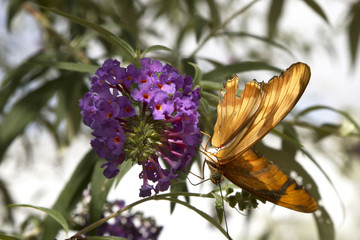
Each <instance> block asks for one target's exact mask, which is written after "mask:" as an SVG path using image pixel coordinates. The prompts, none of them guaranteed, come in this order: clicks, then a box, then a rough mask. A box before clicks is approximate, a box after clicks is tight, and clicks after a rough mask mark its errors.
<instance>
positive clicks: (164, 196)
mask: <svg viewBox="0 0 360 240" xmlns="http://www.w3.org/2000/svg"><path fill="white" fill-rule="evenodd" d="M177 196H189V197H204V198H213V196H212V195H211V194H201V193H189V192H177V193H165V194H159V195H154V196H151V197H148V198H144V199H141V200H139V201H136V202H133V203H131V204H129V205H127V206H125V207H123V208H122V209H120V210H118V211H116V212H114V213H112V214H110V215H109V216H107V217H104V218H102V219H100V220H98V221H96V222H94V223H92V224H90V225H89V226H86V227H85V228H83V229H81V230H80V231H79V232H77V233H76V234H75V235H82V234H85V233H87V232H89V231H91V230H93V229H95V228H96V227H98V226H100V225H101V224H103V223H105V222H107V221H108V220H109V219H111V218H114V217H116V216H118V215H120V214H121V213H123V212H125V211H127V210H129V209H131V208H133V207H135V206H136V205H139V204H141V203H144V202H147V201H150V200H168V201H173V202H176V203H179V202H178V201H176V199H175V198H173V197H177ZM180 204H181V203H180Z"/></svg>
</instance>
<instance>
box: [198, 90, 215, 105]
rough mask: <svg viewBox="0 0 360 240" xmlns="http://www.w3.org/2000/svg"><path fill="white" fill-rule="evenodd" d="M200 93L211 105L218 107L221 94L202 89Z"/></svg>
mask: <svg viewBox="0 0 360 240" xmlns="http://www.w3.org/2000/svg"><path fill="white" fill-rule="evenodd" d="M200 95H201V99H203V98H204V99H206V101H207V102H208V103H209V105H210V106H213V107H217V105H218V103H219V96H217V95H215V94H212V93H208V92H205V91H201V92H200Z"/></svg>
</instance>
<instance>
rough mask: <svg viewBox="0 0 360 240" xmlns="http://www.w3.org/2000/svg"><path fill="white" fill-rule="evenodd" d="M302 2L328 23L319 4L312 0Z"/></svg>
mask: <svg viewBox="0 0 360 240" xmlns="http://www.w3.org/2000/svg"><path fill="white" fill-rule="evenodd" d="M304 2H305V3H306V4H307V5H308V6H309V7H310V8H311V9H312V10H314V12H316V13H317V14H318V15H319V16H320V17H321V18H322V19H324V21H325V22H326V23H329V20H328V18H327V16H326V14H325V12H324V10H323V9H322V8H321V7H320V5H319V4H318V3H317V2H315V1H314V0H304Z"/></svg>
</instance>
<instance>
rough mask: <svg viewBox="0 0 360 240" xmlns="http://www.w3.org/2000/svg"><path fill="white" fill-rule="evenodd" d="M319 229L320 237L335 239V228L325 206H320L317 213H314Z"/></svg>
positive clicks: (328, 239)
mask: <svg viewBox="0 0 360 240" xmlns="http://www.w3.org/2000/svg"><path fill="white" fill-rule="evenodd" d="M313 216H314V218H315V222H316V226H317V229H318V231H319V239H326V240H334V239H335V228H334V223H333V221H332V220H331V217H330V215H329V213H328V212H327V211H326V209H325V208H324V207H323V206H319V209H318V211H317V213H315V214H313Z"/></svg>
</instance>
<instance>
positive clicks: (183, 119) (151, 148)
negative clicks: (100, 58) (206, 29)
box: [79, 58, 200, 197]
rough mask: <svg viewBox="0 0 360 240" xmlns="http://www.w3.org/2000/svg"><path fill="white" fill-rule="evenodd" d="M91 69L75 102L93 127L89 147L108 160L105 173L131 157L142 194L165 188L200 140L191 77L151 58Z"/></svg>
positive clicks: (111, 174)
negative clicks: (87, 89)
mask: <svg viewBox="0 0 360 240" xmlns="http://www.w3.org/2000/svg"><path fill="white" fill-rule="evenodd" d="M95 74H96V76H94V77H93V78H92V83H91V91H90V92H88V93H86V94H85V96H84V97H83V99H81V100H80V104H79V106H80V108H81V115H82V117H83V120H84V123H85V124H86V125H87V126H89V127H90V128H91V129H93V132H92V135H93V136H94V137H95V138H94V139H93V140H92V141H91V145H92V147H93V148H94V150H95V152H96V153H97V154H98V155H99V157H101V158H104V159H106V160H107V163H105V164H104V165H103V166H102V167H106V169H105V170H104V175H105V176H106V177H107V178H112V177H115V176H116V175H117V174H118V173H119V169H118V166H119V165H120V164H121V163H122V162H123V161H126V160H129V159H131V160H132V161H134V162H137V163H138V164H140V165H142V172H141V173H140V175H139V176H140V178H142V179H143V185H142V186H141V188H140V196H141V197H146V196H150V195H151V192H152V190H154V191H155V192H156V193H158V192H159V191H166V190H167V189H168V188H169V186H170V183H171V180H172V179H175V178H176V177H177V176H178V175H177V174H176V172H177V171H178V170H182V171H185V168H186V166H187V165H188V163H189V162H190V160H191V159H192V158H193V157H194V156H195V155H196V148H197V146H198V144H199V143H200V129H199V127H198V118H199V113H198V112H197V108H198V106H199V101H200V94H199V88H195V89H193V86H192V78H191V77H189V76H186V77H184V76H182V75H180V74H179V73H178V71H177V69H176V68H173V67H172V66H170V65H169V64H166V65H164V66H163V65H162V64H161V62H159V61H158V60H152V61H151V59H150V58H143V59H141V68H140V69H137V68H136V67H135V66H133V65H129V66H128V67H127V68H123V67H120V62H119V61H117V60H112V59H108V60H106V61H105V62H104V64H103V66H102V67H100V68H99V69H98V70H97V71H96V73H95ZM159 160H162V161H163V162H164V163H165V165H166V166H168V167H169V169H167V168H163V167H162V166H161V165H160V162H159ZM150 181H152V182H154V183H157V184H156V186H153V185H152V184H151V183H150Z"/></svg>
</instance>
